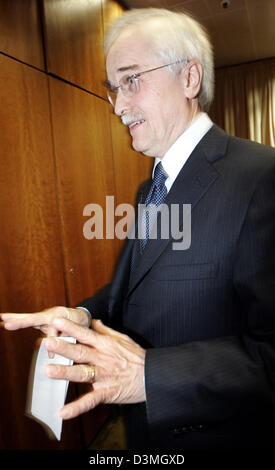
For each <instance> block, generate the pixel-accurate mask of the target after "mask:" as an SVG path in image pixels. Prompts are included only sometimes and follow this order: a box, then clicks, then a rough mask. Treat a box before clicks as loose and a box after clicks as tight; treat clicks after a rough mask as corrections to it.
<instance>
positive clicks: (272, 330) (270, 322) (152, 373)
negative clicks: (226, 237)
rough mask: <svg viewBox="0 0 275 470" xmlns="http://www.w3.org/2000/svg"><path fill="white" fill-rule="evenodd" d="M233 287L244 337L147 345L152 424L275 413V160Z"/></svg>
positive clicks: (246, 230)
mask: <svg viewBox="0 0 275 470" xmlns="http://www.w3.org/2000/svg"><path fill="white" fill-rule="evenodd" d="M233 285H234V289H235V292H236V294H237V295H238V296H239V298H240V301H241V303H242V305H243V312H244V329H243V334H241V335H239V336H228V337H221V338H216V339H211V340H205V341H198V342H193V343H188V344H184V345H182V346H175V347H171V348H170V347H167V348H156V349H149V350H147V353H146V362H145V383H146V397H147V403H146V406H147V418H148V422H149V425H151V426H157V427H158V428H161V426H163V427H165V428H166V429H167V427H171V428H172V427H174V426H185V425H186V426H190V425H191V426H192V425H194V426H196V425H200V424H202V425H203V424H205V423H208V424H209V423H215V422H219V421H225V420H227V419H231V418H232V417H233V418H234V416H235V417H236V416H238V415H239V414H244V415H250V416H251V415H253V414H255V413H259V415H261V414H266V413H269V411H270V412H271V411H272V412H273V414H274V410H275V165H273V167H272V168H271V169H270V167H269V170H268V171H266V172H265V174H264V175H263V177H262V178H260V181H259V183H258V184H257V187H256V189H255V191H254V193H253V196H252V198H251V200H250V204H249V206H248V209H247V213H246V217H245V219H244V222H243V226H242V230H241V233H240V237H239V240H238V245H237V248H236V256H235V263H234V274H233ZM221 314H222V312H221Z"/></svg>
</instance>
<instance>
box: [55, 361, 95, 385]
mask: <svg viewBox="0 0 275 470" xmlns="http://www.w3.org/2000/svg"><path fill="white" fill-rule="evenodd" d="M46 374H47V376H48V377H50V378H52V379H63V380H69V381H70V382H78V383H93V382H94V381H95V380H99V377H100V369H99V367H93V366H89V365H88V364H87V365H85V364H78V365H74V366H61V365H54V364H49V365H47V367H46Z"/></svg>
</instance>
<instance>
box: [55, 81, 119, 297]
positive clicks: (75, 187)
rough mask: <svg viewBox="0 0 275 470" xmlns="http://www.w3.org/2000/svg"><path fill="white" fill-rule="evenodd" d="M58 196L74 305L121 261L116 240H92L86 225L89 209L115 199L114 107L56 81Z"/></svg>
mask: <svg viewBox="0 0 275 470" xmlns="http://www.w3.org/2000/svg"><path fill="white" fill-rule="evenodd" d="M50 90H51V103H52V119H53V130H54V146H55V157H56V164H57V176H58V193H59V201H60V209H61V214H62V234H63V242H64V260H65V272H66V282H67V286H68V295H69V303H70V305H74V304H75V303H77V302H79V301H81V300H83V299H84V298H85V297H87V296H90V295H92V294H93V293H94V292H96V291H97V290H98V289H99V288H100V287H101V286H103V285H104V284H105V283H106V282H108V281H109V280H110V277H111V274H112V271H113V266H114V262H115V259H116V257H117V247H118V245H117V242H116V240H111V239H109V240H106V238H105V224H104V231H103V236H104V238H103V239H95V238H94V239H92V240H88V239H87V238H85V237H84V234H83V226H84V223H85V222H86V221H87V220H88V219H89V217H88V216H85V217H84V216H83V209H84V207H85V206H86V205H87V204H99V205H100V207H102V209H103V210H105V206H106V196H108V195H109V196H115V194H116V192H115V179H114V167H113V155H112V145H111V133H110V126H109V119H108V104H107V103H106V102H105V101H104V100H102V99H99V98H96V97H94V96H93V95H91V94H89V93H86V92H84V91H81V90H79V89H77V88H74V87H72V86H71V85H67V84H64V83H62V82H60V81H59V80H56V79H54V78H52V79H51V80H50ZM104 220H105V215H104Z"/></svg>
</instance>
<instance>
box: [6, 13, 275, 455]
mask: <svg viewBox="0 0 275 470" xmlns="http://www.w3.org/2000/svg"><path fill="white" fill-rule="evenodd" d="M106 67H107V76H108V82H107V86H108V97H109V100H110V102H111V104H112V105H113V107H114V111H115V113H116V114H117V115H118V116H120V117H121V120H122V122H123V124H125V125H127V126H128V127H129V132H130V134H131V136H132V145H133V147H134V149H135V150H137V151H139V152H142V153H144V154H146V155H148V156H150V157H155V165H154V171H153V175H152V180H153V181H149V182H148V181H147V182H145V183H143V184H142V186H141V188H140V189H139V192H138V196H137V204H144V205H145V206H147V205H149V204H154V205H156V206H159V205H161V204H164V203H165V205H166V206H167V207H168V208H171V207H172V205H173V204H178V205H179V207H182V206H183V205H184V204H190V205H191V228H192V230H191V235H192V236H191V244H190V246H188V247H187V246H186V247H184V248H185V249H184V248H182V249H174V245H173V242H174V240H173V238H172V237H168V238H165V239H163V238H161V237H157V238H155V239H152V238H150V233H149V232H148V230H147V225H146V223H147V221H145V222H144V220H143V223H145V227H146V228H145V236H144V237H143V239H142V240H139V239H129V240H127V242H126V244H125V248H124V251H123V253H122V256H121V259H120V261H119V263H118V266H117V269H116V272H115V275H114V278H113V281H112V283H111V284H110V285H108V286H105V287H104V288H103V289H102V290H101V291H99V292H98V293H97V294H96V295H95V296H94V297H92V298H89V299H87V300H86V301H84V302H83V303H82V304H81V305H80V306H79V307H78V308H77V309H69V308H64V307H56V308H54V309H49V310H47V311H44V312H41V313H37V314H36V315H30V314H26V315H22V314H21V315H16V314H5V315H2V319H3V321H4V322H5V327H6V329H10V330H12V329H17V328H24V327H27V326H36V327H37V326H40V328H41V329H42V331H44V332H45V333H47V334H48V335H49V336H52V335H55V334H57V333H58V332H61V333H63V334H67V335H71V336H74V337H75V338H76V339H77V341H78V344H76V345H71V344H67V343H65V342H56V341H55V340H54V339H52V338H49V339H48V340H47V341H48V343H47V348H48V350H49V351H50V352H51V353H55V352H58V353H60V354H63V355H65V356H68V357H70V358H72V359H73V360H74V361H75V365H74V366H72V367H55V366H51V367H48V375H49V376H50V377H54V378H64V377H65V378H67V379H69V380H71V381H79V382H81V381H87V382H92V387H91V391H90V392H89V393H87V394H86V395H84V396H83V397H81V398H79V399H78V400H77V401H76V402H74V403H70V404H67V405H66V406H65V407H64V408H63V409H62V410H61V415H62V416H63V418H64V419H69V418H72V417H74V416H77V415H79V414H80V413H83V412H86V411H88V410H90V409H92V408H94V407H95V406H96V405H98V404H99V403H119V404H124V405H126V406H125V407H124V409H125V420H126V425H127V432H128V446H129V448H130V449H133V448H147V449H160V448H163V449H164V448H170V449H181V450H189V449H235V448H241V449H242V448H250V447H251V448H255V447H259V448H262V447H269V445H271V444H270V443H271V441H272V429H273V423H274V418H275V344H274V343H275V289H274V285H275V284H274V282H275V243H274V242H275V152H274V150H272V149H271V148H268V147H265V146H261V145H258V144H255V143H251V142H248V141H245V140H241V139H238V138H233V137H230V136H228V135H226V134H225V133H224V132H223V131H222V130H221V129H219V128H218V127H217V126H215V125H213V123H212V122H211V120H210V119H209V117H208V116H207V114H206V111H207V109H208V107H209V105H210V104H211V100H212V95H213V59H212V50H211V45H210V43H209V40H208V37H207V35H206V33H205V31H204V30H203V28H202V27H201V26H200V25H199V24H198V23H197V22H196V21H194V20H193V19H192V18H190V17H188V16H187V15H185V14H183V13H181V14H180V13H172V12H168V11H165V10H157V9H144V10H133V11H130V12H127V13H125V14H124V15H123V16H122V17H121V18H120V19H118V20H117V21H116V22H115V23H114V25H113V26H112V27H111V29H110V32H109V34H108V36H107V38H106ZM180 212H181V211H180ZM155 223H157V222H156V220H155ZM182 224H183V226H184V224H185V220H183V221H182ZM181 228H182V227H181ZM156 233H157V234H158V233H159V232H158V231H157V232H156ZM148 235H149V236H148ZM87 311H88V312H89V314H88V313H87ZM90 315H91V317H92V319H93V320H92V322H93V323H92V327H93V328H87V326H90V322H91V317H90ZM96 319H101V320H102V321H103V322H104V323H105V324H106V325H108V326H105V324H103V323H102V322H101V321H98V320H96ZM110 327H112V328H110Z"/></svg>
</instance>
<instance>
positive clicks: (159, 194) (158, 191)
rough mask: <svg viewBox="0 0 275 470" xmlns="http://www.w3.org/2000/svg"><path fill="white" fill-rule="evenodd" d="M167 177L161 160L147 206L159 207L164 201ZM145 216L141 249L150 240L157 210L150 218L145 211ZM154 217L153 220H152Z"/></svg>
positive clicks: (156, 169) (147, 199) (147, 198)
mask: <svg viewBox="0 0 275 470" xmlns="http://www.w3.org/2000/svg"><path fill="white" fill-rule="evenodd" d="M166 179H167V174H166V173H165V171H164V169H163V166H162V164H161V162H159V163H158V164H157V166H156V168H155V172H154V178H153V182H152V186H151V188H150V191H149V193H148V195H147V197H146V199H145V206H148V205H149V204H152V205H153V206H155V208H156V207H158V206H160V204H162V203H163V201H164V199H165V197H166V195H167V189H166V186H165V180H166ZM144 212H145V213H144V216H143V217H142V226H143V230H142V232H143V234H144V235H145V237H143V238H142V239H141V240H140V245H141V251H143V250H144V248H145V245H146V243H147V241H148V238H149V234H150V222H151V227H152V225H153V223H152V222H154V221H155V220H154V219H155V218H156V217H157V211H156V210H155V211H153V212H152V213H151V215H150V219H149V213H148V211H144ZM152 218H153V220H152Z"/></svg>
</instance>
